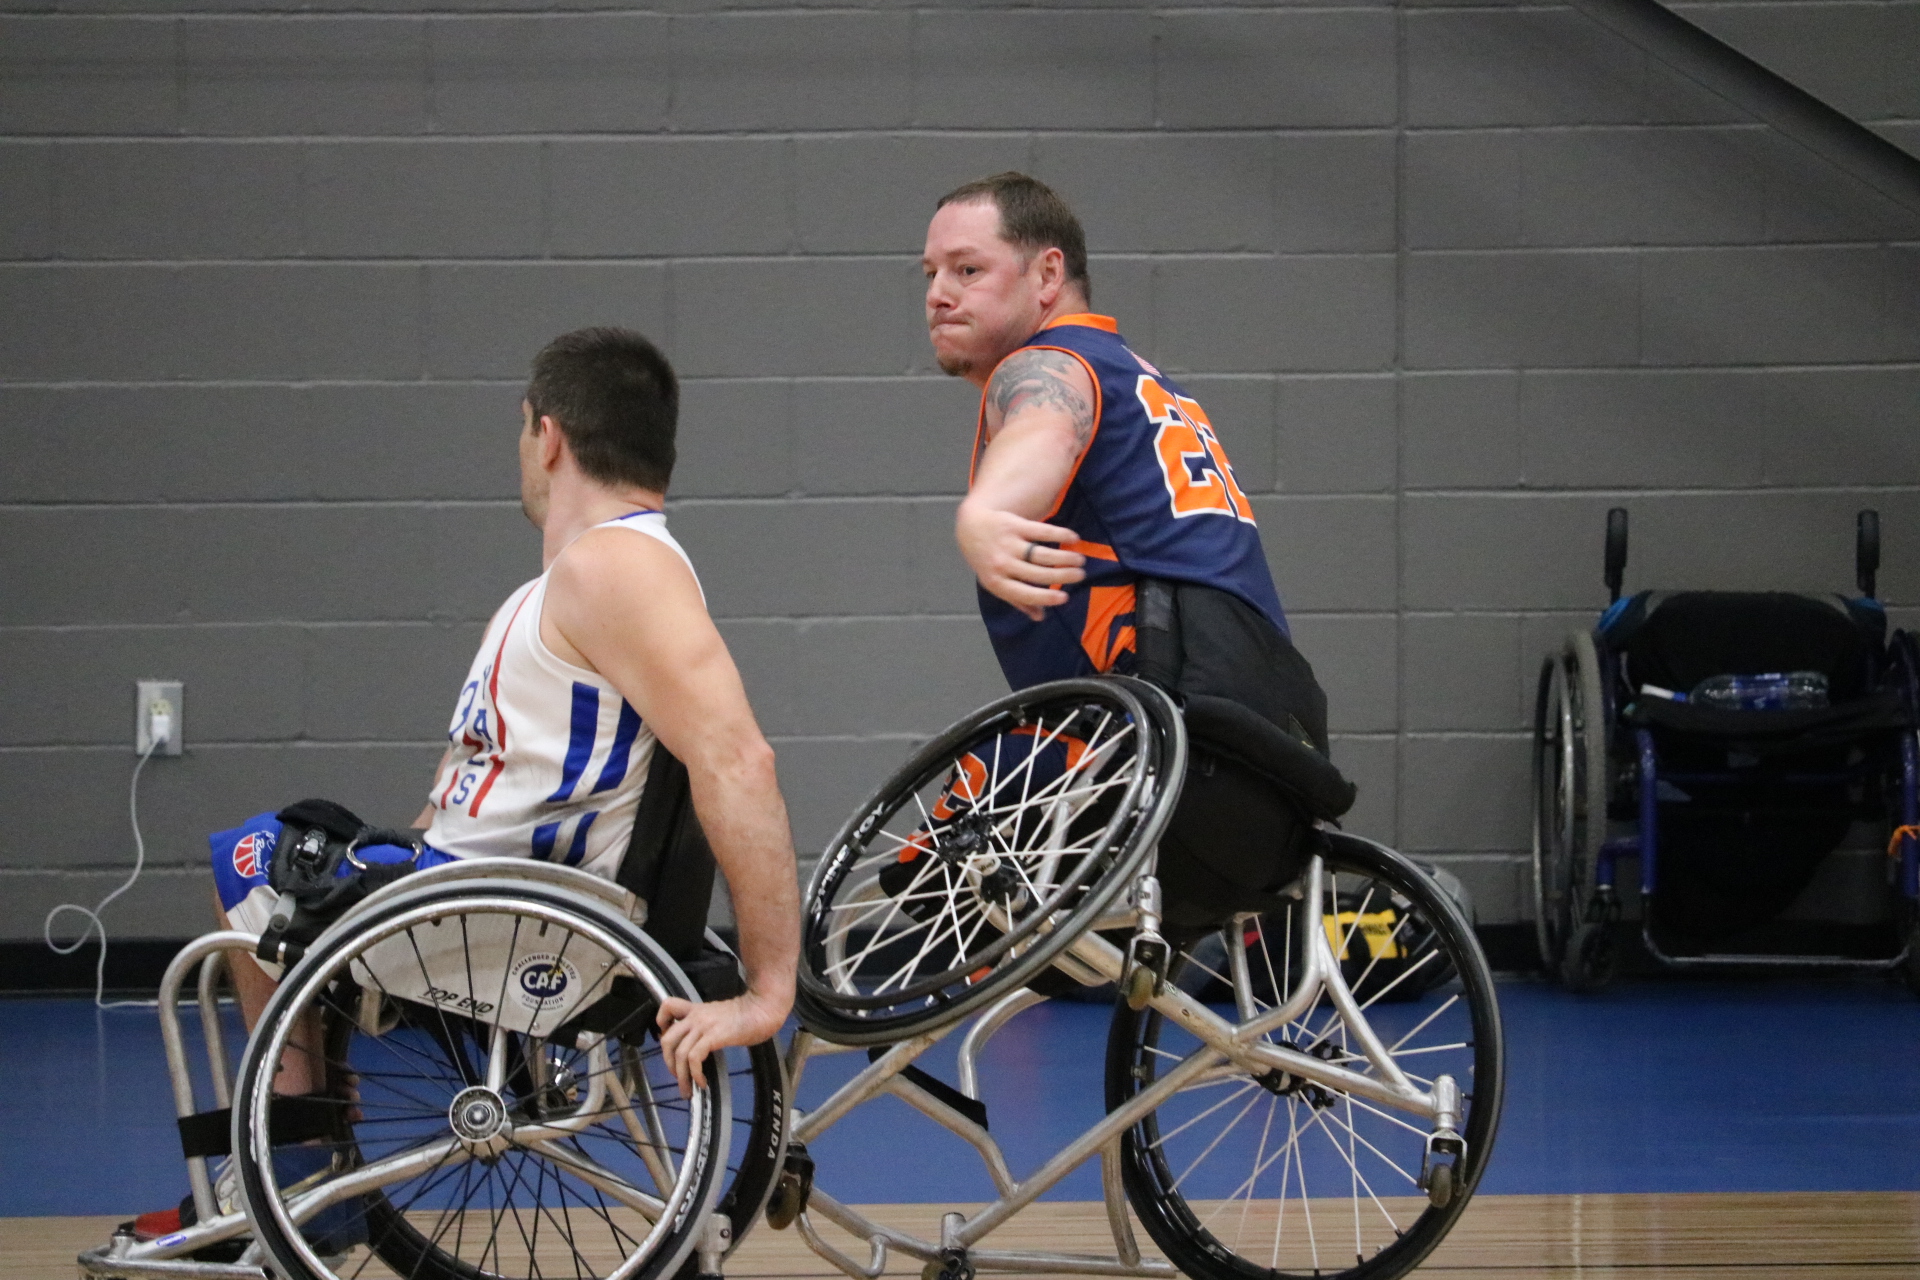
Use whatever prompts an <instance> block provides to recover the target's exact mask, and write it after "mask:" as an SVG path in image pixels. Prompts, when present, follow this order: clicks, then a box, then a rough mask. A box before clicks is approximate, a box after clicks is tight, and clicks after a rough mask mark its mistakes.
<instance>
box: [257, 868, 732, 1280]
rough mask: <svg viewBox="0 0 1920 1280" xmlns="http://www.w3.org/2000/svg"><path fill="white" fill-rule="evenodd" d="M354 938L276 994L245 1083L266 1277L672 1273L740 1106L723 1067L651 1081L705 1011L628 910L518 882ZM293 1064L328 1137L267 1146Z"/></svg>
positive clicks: (487, 886) (611, 1279)
mask: <svg viewBox="0 0 1920 1280" xmlns="http://www.w3.org/2000/svg"><path fill="white" fill-rule="evenodd" d="M351 923H352V925H353V927H352V928H341V929H338V930H336V931H334V932H333V933H330V934H328V935H327V936H325V937H323V938H322V939H321V940H320V942H319V943H318V944H317V945H316V946H315V948H314V949H313V951H311V952H310V953H309V954H308V956H307V957H306V959H305V960H304V961H303V962H302V963H301V964H300V965H299V966H298V967H297V968H296V969H295V970H294V971H293V972H292V973H291V974H290V975H289V976H288V977H287V979H286V980H285V981H283V982H282V983H281V984H280V987H279V988H278V990H277V991H276V992H275V994H274V997H273V999H272V1000H271V1001H270V1002H269V1003H268V1005H267V1008H266V1010H265V1012H264V1014H263V1015H262V1018H261V1021H260V1025H259V1027H258V1028H257V1030H256V1032H255V1034H254V1036H253V1038H252V1039H251V1041H250V1042H249V1044H248V1047H247V1052H246V1054H245V1056H244V1057H243V1059H242V1062H241V1067H240V1078H239V1084H238V1088H237V1090H236V1093H235V1098H234V1142H233V1150H234V1159H235V1166H236V1172H237V1174H238V1186H239V1191H240V1198H241V1201H242V1203H243V1205H244V1206H245V1208H246V1211H247V1216H248V1218H249V1220H250V1221H251V1222H252V1224H253V1227H254V1231H255V1234H256V1235H257V1237H258V1238H259V1240H260V1242H261V1244H262V1246H263V1247H264V1249H265V1251H266V1253H267V1255H268V1257H269V1260H270V1262H271V1265H272V1267H273V1269H274V1270H275V1271H276V1272H277V1273H278V1274H279V1275H281V1276H282V1277H285V1280H331V1278H333V1277H359V1276H369V1277H371V1276H402V1277H407V1278H408V1280H477V1278H478V1277H489V1278H491V1277H507V1278H520V1277H524V1278H527V1280H532V1278H533V1277H538V1276H544V1275H570V1276H577V1277H584V1276H593V1277H601V1278H604V1280H627V1278H629V1277H640V1278H643V1280H652V1278H654V1277H660V1276H667V1275H671V1274H672V1273H673V1271H674V1269H675V1268H677V1267H679V1266H680V1265H681V1263H682V1262H683V1261H684V1260H685V1259H686V1258H687V1256H688V1254H689V1253H690V1251H691V1250H692V1249H693V1248H694V1247H695V1245H696V1243H697V1240H698V1237H699V1235H700V1233H701V1232H702V1231H703V1230H704V1229H705V1227H706V1218H707V1214H708V1211H709V1208H710V1206H711V1205H712V1203H713V1200H714V1197H715V1194H716V1192H717V1189H718V1186H717V1184H718V1180H719V1178H720V1176H721V1174H722V1171H723V1170H724V1168H725V1167H726V1155H727V1152H726V1148H725V1146H724V1143H725V1141H726V1136H727V1132H728V1127H729V1116H728V1111H729V1105H728V1094H729V1092H730V1091H729V1090H724V1089H717V1088H714V1087H712V1086H714V1085H716V1084H718V1083H720V1082H721V1080H722V1079H723V1072H725V1071H727V1070H728V1068H727V1067H726V1066H725V1064H724V1063H723V1061H722V1059H721V1058H720V1057H718V1056H717V1055H716V1056H715V1057H714V1058H710V1059H709V1060H708V1062H707V1064H706V1076H707V1087H702V1088H697V1089H695V1090H694V1091H693V1093H692V1095H691V1096H687V1095H685V1094H683V1093H682V1091H681V1090H680V1087H679V1085H678V1084H677V1082H676V1081H675V1080H674V1078H673V1076H672V1074H671V1073H670V1072H668V1071H667V1070H666V1069H665V1066H664V1064H663V1062H662V1060H661V1057H660V1053H659V1048H658V1043H657V1041H656V1040H655V1039H654V1035H653V1022H654V1015H655V1013H656V1011H657V1010H658V1007H659V1003H660V1001H662V1000H663V999H666V998H668V997H680V998H685V999H692V998H694V993H693V989H692V987H691V986H690V984H689V983H688V982H687V980H686V978H685V975H683V974H682V973H681V972H680V970H679V969H678V967H677V966H675V965H674V964H673V962H672V961H670V960H669V959H667V957H666V955H665V953H664V952H662V951H661V950H660V949H659V947H658V946H657V944H655V943H654V942H653V941H652V939H650V938H648V937H647V936H646V935H645V934H643V933H642V932H641V931H640V930H639V929H638V928H637V927H636V926H634V925H633V924H631V923H630V922H629V921H627V920H625V919H624V918H622V917H621V916H619V915H618V914H617V913H615V912H613V911H611V910H608V909H605V908H601V907H599V906H598V905H597V904H595V903H592V902H589V901H585V900H583V899H581V898H579V897H578V896H576V895H573V894H569V893H566V892H564V891H557V890H550V889H547V888H544V887H542V886H537V885H530V884H527V883H525V882H500V881H484V880H482V881H469V882H464V883H459V884H455V885H450V886H448V887H446V888H445V889H443V890H439V891H435V892H429V893H425V894H416V895H403V896H401V897H398V898H396V900H395V902H394V903H393V904H391V905H390V906H389V907H387V908H384V909H378V910H373V911H370V912H368V913H366V914H364V915H360V916H356V917H355V918H354V920H353V921H352V922H351ZM315 1046H319V1047H318V1048H316V1047H315ZM302 1054H306V1055H311V1056H310V1059H309V1068H310V1075H311V1076H312V1078H313V1080H314V1082H315V1090H316V1092H315V1093H314V1094H313V1095H310V1096H309V1097H308V1098H307V1099H303V1100H300V1102H299V1104H298V1109H299V1110H300V1111H302V1112H305V1113H307V1114H309V1115H311V1114H312V1113H313V1112H315V1111H316V1110H318V1111H320V1112H321V1113H322V1114H323V1117H324V1120H325V1123H323V1124H322V1125H320V1126H318V1127H319V1128H321V1129H322V1130H323V1132H322V1133H321V1135H320V1140H319V1141H318V1142H313V1141H311V1140H309V1141H307V1142H305V1143H303V1144H301V1145H298V1146H288V1145H278V1146H276V1145H275V1143H274V1138H275V1137H276V1136H280V1137H282V1138H283V1139H284V1138H285V1136H286V1135H285V1133H284V1128H285V1126H284V1124H283V1123H280V1122H279V1119H278V1117H277V1116H276V1112H283V1111H284V1110H285V1109H286V1104H285V1103H284V1102H283V1103H281V1104H279V1105H278V1106H276V1105H275V1101H274V1097H273V1093H272V1087H271V1086H272V1081H273V1077H274V1075H275V1074H276V1071H277V1069H278V1067H277V1064H280V1063H281V1062H282V1061H283V1060H284V1059H288V1058H291V1057H293V1056H296V1055H302ZM309 1127H312V1126H311V1124H310V1122H309ZM276 1129H282V1130H283V1132H282V1133H281V1134H279V1135H276V1133H275V1130H276ZM303 1136H304V1135H303ZM290 1152H291V1153H292V1154H291V1155H290V1154H289V1153H290Z"/></svg>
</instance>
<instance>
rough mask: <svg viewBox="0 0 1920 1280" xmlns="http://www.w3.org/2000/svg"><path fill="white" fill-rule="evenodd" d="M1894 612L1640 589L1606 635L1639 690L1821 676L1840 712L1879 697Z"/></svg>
mask: <svg viewBox="0 0 1920 1280" xmlns="http://www.w3.org/2000/svg"><path fill="white" fill-rule="evenodd" d="M1886 625H1887V615H1886V613H1885V612H1884V611H1882V610H1881V609H1879V608H1878V607H1876V606H1873V605H1871V604H1867V603H1864V602H1861V601H1857V600H1846V599H1843V598H1841V597H1839V596H1826V597H1822V596H1805V595H1794V594H1791V593H1788V592H1783V591H1678V592H1655V591H1642V592H1641V593H1640V594H1638V595H1636V596H1634V597H1633V598H1632V599H1631V600H1629V601H1627V603H1626V605H1625V606H1624V607H1623V608H1622V609H1621V610H1620V612H1619V613H1618V614H1616V615H1615V616H1614V617H1612V618H1610V619H1609V620H1608V621H1607V623H1606V625H1605V627H1604V635H1605V637H1606V640H1607V643H1608V645H1609V646H1611V647H1612V648H1614V649H1616V650H1623V651H1624V652H1625V654H1626V659H1627V678H1628V680H1629V681H1630V682H1631V683H1632V685H1633V686H1634V687H1635V688H1638V687H1639V686H1641V685H1646V684H1651V685H1658V686H1659V687H1661V688H1663V689H1672V690H1674V691H1675V692H1678V693H1685V692H1687V691H1688V690H1690V689H1692V688H1693V687H1694V686H1695V685H1697V684H1699V683H1700V682H1701V681H1702V680H1706V679H1709V678H1711V677H1713V676H1717V675H1729V674H1731V675H1759V674H1762V673H1765V672H1774V671H1818V672H1819V673H1820V674H1822V675H1824V676H1825V677H1826V678H1827V687H1828V695H1829V697H1830V698H1831V699H1832V701H1833V702H1834V704H1835V705H1838V704H1840V703H1842V702H1846V701H1849V700H1851V699H1853V698H1858V697H1861V696H1863V695H1865V694H1867V693H1869V692H1871V691H1872V689H1873V687H1874V685H1875V683H1876V676H1877V671H1876V670H1875V660H1876V658H1877V656H1878V655H1879V654H1880V653H1881V652H1882V651H1883V650H1884V649H1885V648H1886Z"/></svg>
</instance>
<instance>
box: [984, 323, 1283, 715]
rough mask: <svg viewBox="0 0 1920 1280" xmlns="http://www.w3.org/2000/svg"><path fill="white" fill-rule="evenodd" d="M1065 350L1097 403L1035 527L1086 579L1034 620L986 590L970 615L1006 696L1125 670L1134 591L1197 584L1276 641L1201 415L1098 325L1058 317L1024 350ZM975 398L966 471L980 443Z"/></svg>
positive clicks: (1276, 611) (1227, 469) (1228, 472)
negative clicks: (1087, 435)
mask: <svg viewBox="0 0 1920 1280" xmlns="http://www.w3.org/2000/svg"><path fill="white" fill-rule="evenodd" d="M1035 348H1038V349H1042V350H1051V351H1064V352H1066V353H1067V354H1069V355H1071V356H1074V357H1075V358H1077V359H1078V360H1079V361H1080V362H1081V363H1082V364H1083V365H1085V366H1086V368H1087V372H1088V373H1089V374H1090V375H1091V376H1092V379H1093V385H1094V388H1095V394H1096V396H1097V397H1098V400H1099V402H1098V403H1097V404H1096V405H1095V406H1094V432H1093V438H1092V439H1091V440H1089V441H1088V443H1087V446H1086V448H1085V449H1084V450H1083V451H1082V453H1081V455H1080V459H1079V462H1078V463H1077V464H1076V465H1075V467H1074V471H1073V475H1072V476H1071V477H1069V479H1068V481H1067V485H1066V488H1065V489H1064V490H1063V491H1062V492H1061V494H1060V497H1059V499H1058V501H1057V502H1056V503H1055V504H1054V508H1053V510H1052V511H1050V512H1049V513H1047V514H1046V515H1045V516H1043V517H1042V519H1044V520H1045V521H1046V522H1047V523H1048V524H1057V525H1063V526H1065V527H1066V528H1069V529H1072V530H1073V531H1074V532H1075V533H1077V534H1079V535H1080V539H1081V540H1080V541H1079V542H1077V543H1073V544H1071V545H1070V546H1068V548H1067V549H1068V550H1070V551H1077V552H1079V553H1080V554H1081V555H1083V556H1085V557H1086V574H1087V576H1086V578H1085V579H1084V580H1083V581H1081V582H1078V583H1075V584H1073V585H1072V586H1070V587H1068V588H1066V591H1067V603H1066V604H1064V605H1059V606H1056V607H1054V608H1051V609H1048V610H1047V611H1046V615H1045V616H1044V617H1043V618H1042V619H1041V620H1040V621H1039V622H1034V621H1032V620H1031V619H1029V618H1028V617H1027V616H1026V615H1025V614H1023V613H1021V612H1020V611H1019V610H1018V609H1016V608H1014V607H1013V606H1012V605H1010V604H1007V603H1006V602H1005V601H1003V600H1001V599H999V598H998V597H996V596H992V595H989V594H988V593H987V592H986V591H985V590H981V591H980V592H979V595H980V616H981V618H982V619H984V620H985V622H986V624H987V633H988V635H989V636H990V637H991V638H992V640H993V648H994V652H995V654H996V655H998V657H999V659H1000V668H1001V670H1002V671H1003V672H1005V673H1006V677H1007V683H1008V684H1009V685H1010V686H1011V687H1013V688H1015V689H1024V688H1026V687H1027V686H1029V685H1034V684H1039V683H1040V682H1042V681H1045V680H1060V679H1065V678H1067V677H1070V676H1084V675H1092V674H1095V673H1098V672H1105V671H1115V672H1120V673H1122V674H1125V673H1128V672H1131V671H1132V669H1133V655H1134V647H1135V643H1134V641H1135V637H1134V617H1133V612H1134V584H1135V583H1136V582H1138V581H1139V580H1140V579H1141V578H1165V579H1170V580H1173V581H1178V582H1197V583H1201V584H1203V585H1205V586H1210V587H1216V588H1219V589H1220V590H1223V591H1227V592H1230V593H1231V594H1233V595H1235V596H1237V597H1239V598H1240V599H1241V600H1244V601H1245V602H1246V603H1247V604H1248V605H1250V606H1252V607H1253V608H1254V609H1255V610H1257V611H1258V612H1259V613H1260V614H1261V615H1262V616H1263V617H1265V618H1266V619H1267V620H1268V621H1269V622H1271V623H1272V624H1273V625H1274V626H1275V627H1276V628H1277V629H1278V630H1279V632H1280V633H1281V634H1282V635H1286V634H1287V620H1286V615H1285V614H1284V613H1283V612H1282V610H1281V608H1280V596H1279V593H1278V592H1277V591H1275V590H1274V586H1273V574H1272V573H1271V572H1270V571H1269V570H1268V568H1267V558H1266V554H1265V553H1264V552H1263V551H1262V550H1261V547H1260V533H1259V530H1258V529H1257V528H1255V526H1254V519H1253V508H1252V505H1251V504H1250V503H1249V502H1248V501H1247V495H1246V494H1245V493H1242V492H1241V490H1240V486H1239V484H1238V483H1237V482H1236V481H1235V480H1234V477H1233V467H1232V465H1231V464H1229V463H1228V461H1227V454H1226V450H1224V449H1223V448H1221V446H1220V440H1219V437H1218V436H1216V435H1215V434H1214V430H1213V424H1212V423H1211V422H1209V421H1208V420H1207V415H1206V411H1205V410H1203V409H1202V408H1201V407H1200V405H1199V403H1198V402H1197V401H1195V400H1194V399H1193V398H1192V397H1191V396H1188V395H1187V394H1186V393H1185V392H1184V391H1182V390H1181V388H1180V387H1179V385H1178V384H1176V383H1175V382H1173V381H1172V380H1171V379H1169V378H1168V377H1166V375H1164V374H1162V373H1161V372H1160V371H1159V370H1158V369H1156V368H1154V367H1153V366H1152V365H1151V364H1148V363H1147V362H1146V361H1145V360H1142V359H1141V358H1140V357H1139V356H1137V355H1135V354H1134V353H1133V351H1132V350H1131V349H1129V348H1128V346H1127V344H1126V343H1125V342H1124V341H1122V339H1121V337H1120V334H1119V332H1118V330H1117V326H1116V325H1115V324H1114V322H1113V321H1112V320H1111V319H1109V318H1108V317H1106V316H1096V315H1086V314H1080V315H1070V316H1063V317H1061V318H1060V319H1059V320H1056V321H1055V322H1054V323H1053V324H1052V325H1051V326H1049V327H1048V328H1046V329H1043V330H1041V331H1040V332H1039V333H1037V334H1035V335H1034V336H1033V337H1032V338H1029V339H1028V340H1027V342H1026V343H1025V345H1024V346H1023V347H1022V348H1021V349H1022V350H1028V349H1035ZM986 427H987V418H986V408H985V400H984V397H983V398H982V407H981V411H980V423H979V427H978V430H977V432H976V435H975V439H974V449H973V466H974V469H975V470H976V471H977V470H978V468H979V465H980V455H981V453H982V452H983V451H984V450H985V448H986V444H987V432H986Z"/></svg>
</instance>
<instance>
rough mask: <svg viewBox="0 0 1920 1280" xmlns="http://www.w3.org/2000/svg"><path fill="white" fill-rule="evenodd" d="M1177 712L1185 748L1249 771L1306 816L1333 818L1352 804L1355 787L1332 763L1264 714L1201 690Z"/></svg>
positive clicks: (1355, 791) (1356, 788)
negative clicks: (1180, 716)
mask: <svg viewBox="0 0 1920 1280" xmlns="http://www.w3.org/2000/svg"><path fill="white" fill-rule="evenodd" d="M1183 710H1184V711H1185V713H1186V722H1187V738H1188V742H1189V744H1190V747H1189V749H1190V750H1197V751H1200V752H1202V753H1204V754H1207V755H1211V756H1213V757H1214V758H1215V759H1218V760H1229V761H1232V762H1233V763H1235V764H1237V765H1240V766H1241V767H1243V768H1245V769H1248V770H1250V771H1252V772H1253V773H1255V774H1257V775H1259V776H1260V777H1261V778H1262V779H1263V780H1264V781H1265V782H1266V783H1267V784H1268V785H1269V786H1272V787H1275V788H1277V789H1279V791H1280V792H1281V793H1283V794H1284V795H1285V796H1286V797H1287V798H1288V799H1290V800H1292V801H1293V802H1294V803H1295V804H1297V805H1299V806H1300V807H1301V808H1302V809H1304V810H1306V812H1307V813H1308V815H1309V816H1311V817H1314V818H1328V819H1332V818H1338V817H1340V816H1342V815H1343V814H1345V813H1346V811H1347V810H1349V809H1351V808H1353V801H1354V797H1355V796H1357V795H1358V794H1359V788H1358V787H1356V786H1355V785H1354V784H1353V783H1351V782H1349V781H1347V779H1346V778H1345V777H1343V776H1342V775H1341V773H1340V770H1339V769H1337V768H1335V767H1334V763H1333V761H1331V760H1329V759H1327V757H1325V756H1323V755H1321V754H1320V752H1318V751H1317V750H1315V749H1314V748H1313V747H1312V746H1310V745H1308V744H1307V743H1305V742H1302V741H1301V740H1300V739H1298V738H1296V737H1293V736H1292V735H1291V734H1288V733H1284V732H1282V731H1281V730H1280V729H1279V728H1278V727H1276V726H1275V725H1274V723H1273V722H1272V721H1271V720H1268V719H1267V718H1266V717H1265V716H1262V715H1260V714H1259V713H1257V712H1255V711H1253V710H1252V709H1250V708H1248V707H1246V706H1243V705H1242V704H1240V703H1238V702H1235V701H1233V700H1232V699H1231V698H1216V697H1214V696H1212V695H1210V694H1204V693H1196V694H1191V695H1189V696H1188V698H1187V701H1186V706H1185V707H1184V708H1183Z"/></svg>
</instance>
